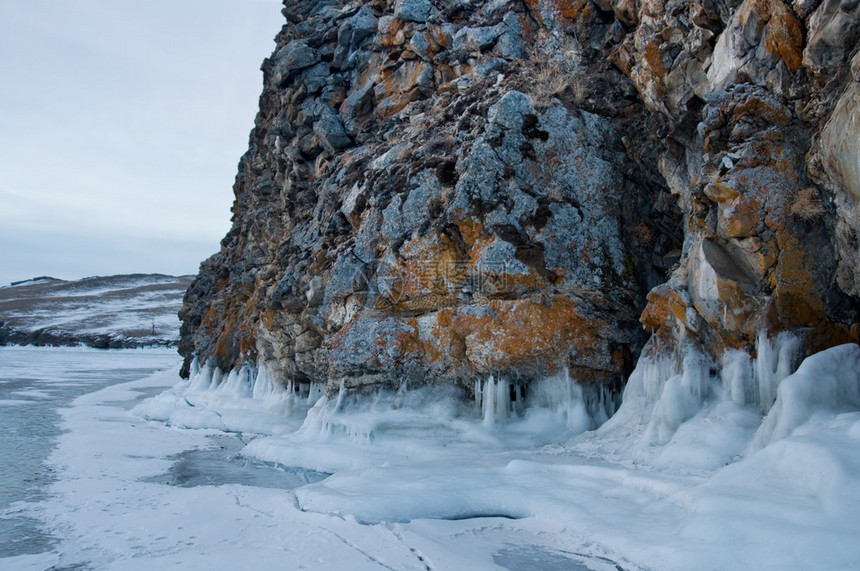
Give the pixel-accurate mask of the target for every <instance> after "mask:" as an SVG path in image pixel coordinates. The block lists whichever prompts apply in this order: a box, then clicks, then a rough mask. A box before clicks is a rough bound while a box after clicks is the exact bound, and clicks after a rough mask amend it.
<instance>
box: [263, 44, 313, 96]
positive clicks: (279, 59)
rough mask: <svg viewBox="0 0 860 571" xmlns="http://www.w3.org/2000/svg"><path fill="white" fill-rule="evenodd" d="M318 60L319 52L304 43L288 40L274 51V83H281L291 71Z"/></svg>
mask: <svg viewBox="0 0 860 571" xmlns="http://www.w3.org/2000/svg"><path fill="white" fill-rule="evenodd" d="M319 60H320V56H319V53H317V51H316V50H315V49H313V48H311V47H308V45H307V44H306V43H304V42H302V41H299V40H295V41H292V42H290V43H289V44H287V45H285V46H284V47H282V48H281V49H279V50H278V51H277V52H276V53H275V68H274V80H275V83H276V84H278V85H281V84H282V83H283V82H284V81H285V80H286V79H287V78H288V77H289V75H290V74H291V73H292V72H294V71H296V70H300V69H305V68H307V67H310V66H312V65H314V64H315V63H317V62H318V61H319Z"/></svg>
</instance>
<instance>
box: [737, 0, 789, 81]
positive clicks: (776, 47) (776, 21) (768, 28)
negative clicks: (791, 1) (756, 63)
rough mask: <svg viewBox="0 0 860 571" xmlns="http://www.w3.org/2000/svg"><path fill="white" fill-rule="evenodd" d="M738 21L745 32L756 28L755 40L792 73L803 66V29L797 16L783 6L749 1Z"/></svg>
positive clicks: (776, 3)
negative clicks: (760, 41) (749, 28)
mask: <svg viewBox="0 0 860 571" xmlns="http://www.w3.org/2000/svg"><path fill="white" fill-rule="evenodd" d="M738 19H739V21H740V24H741V27H742V28H743V29H745V30H746V29H748V27H749V26H751V25H754V26H755V27H756V34H755V37H757V38H761V40H762V41H764V46H765V49H766V50H767V53H768V54H770V55H771V56H772V57H773V58H774V59H778V60H779V59H781V60H782V61H784V62H785V65H786V67H788V69H790V70H791V71H797V70H798V69H800V66H801V64H802V63H803V27H802V26H801V24H800V22H799V21H798V20H797V17H796V16H795V15H794V12H793V11H792V10H791V8H789V7H788V6H786V5H785V4H784V3H783V2H780V1H773V0H748V1H747V2H745V3H744V4H743V5H742V6H741V7H740V9H739V12H738Z"/></svg>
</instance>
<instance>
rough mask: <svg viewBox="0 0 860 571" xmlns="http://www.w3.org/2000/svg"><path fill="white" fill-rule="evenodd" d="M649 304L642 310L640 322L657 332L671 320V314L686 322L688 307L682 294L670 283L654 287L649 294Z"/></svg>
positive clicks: (679, 320)
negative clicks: (670, 285)
mask: <svg viewBox="0 0 860 571" xmlns="http://www.w3.org/2000/svg"><path fill="white" fill-rule="evenodd" d="M647 300H648V305H646V306H645V309H644V310H643V311H642V315H641V317H640V318H639V322H640V323H642V325H643V326H644V327H645V328H646V329H648V330H649V331H651V332H652V333H654V332H656V331H657V330H659V329H660V328H662V327H664V326H666V325H668V324H669V322H670V316H672V317H674V318H675V319H677V320H678V322H679V323H684V321H685V320H686V316H687V307H689V305H688V304H687V303H685V302H684V299H683V298H682V297H681V295H680V294H679V293H678V292H677V291H676V290H674V289H672V288H671V287H669V285H668V284H661V285H659V286H657V287H655V288H654V289H652V290H651V291H650V292H649V293H648V296H647Z"/></svg>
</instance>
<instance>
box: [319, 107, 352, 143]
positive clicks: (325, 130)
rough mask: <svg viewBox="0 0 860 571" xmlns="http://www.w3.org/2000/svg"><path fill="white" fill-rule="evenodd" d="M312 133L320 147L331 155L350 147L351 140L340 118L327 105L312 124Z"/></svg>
mask: <svg viewBox="0 0 860 571" xmlns="http://www.w3.org/2000/svg"><path fill="white" fill-rule="evenodd" d="M314 133H316V134H317V136H318V137H319V139H320V143H321V144H322V146H323V147H324V148H325V149H326V150H327V151H328V152H329V153H332V154H334V153H335V152H337V151H340V150H342V149H345V148H346V147H349V146H350V145H352V139H350V138H349V135H348V134H347V132H346V130H345V129H344V128H343V123H341V122H340V117H339V116H338V114H337V113H336V112H335V111H334V109H332V108H331V107H329V106H327V105H326V106H324V107H323V108H322V110H321V111H320V117H319V119H318V120H317V121H316V122H315V123H314Z"/></svg>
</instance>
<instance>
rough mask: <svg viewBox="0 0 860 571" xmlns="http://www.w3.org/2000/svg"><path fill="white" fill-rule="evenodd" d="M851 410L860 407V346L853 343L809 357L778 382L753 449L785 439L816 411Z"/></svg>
mask: <svg viewBox="0 0 860 571" xmlns="http://www.w3.org/2000/svg"><path fill="white" fill-rule="evenodd" d="M851 410H860V346H857V345H854V344H848V345H840V346H838V347H833V348H831V349H828V350H826V351H822V352H820V353H817V354H815V355H812V356H810V357H809V358H807V359H806V360H804V361H803V363H801V365H800V367H799V368H798V369H797V372H796V373H794V374H793V375H791V376H789V377H787V378H785V380H783V381H782V382H781V383H780V384H779V388H778V390H777V396H776V402H775V403H774V405H773V407H771V409H770V412H769V413H768V414H767V416H766V417H765V419H764V421H763V422H762V425H761V427H760V428H759V429H758V431H757V432H756V434H755V438H754V439H753V441H752V443H751V445H750V450H751V451H755V450H760V449H762V448H764V447H765V446H767V445H768V444H771V443H773V442H775V441H777V440H781V439H783V438H785V437H786V436H788V435H789V434H791V433H792V432H793V431H794V430H795V429H796V428H798V427H799V426H801V425H802V424H804V423H805V422H807V421H808V420H809V419H810V418H812V417H813V415H815V414H824V415H828V414H832V413H833V412H837V411H851Z"/></svg>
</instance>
